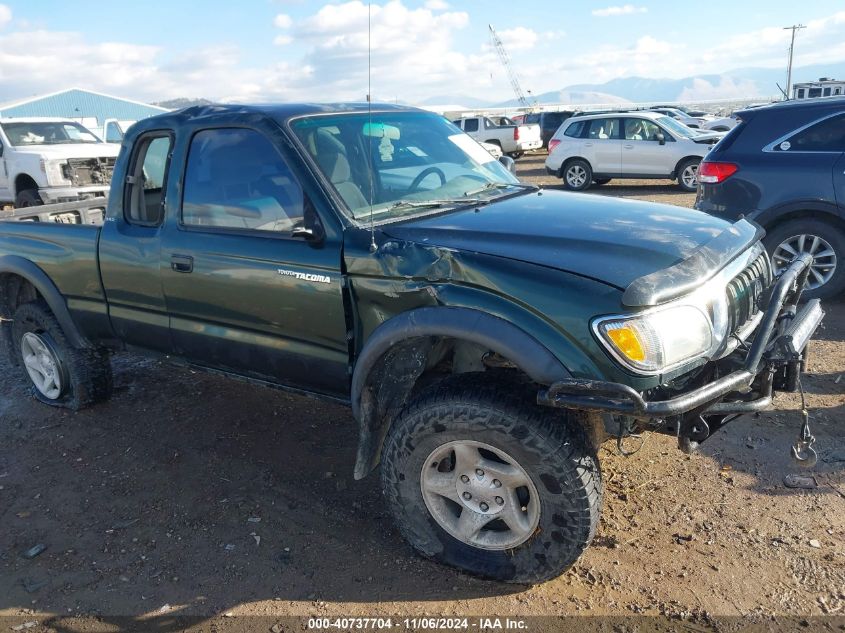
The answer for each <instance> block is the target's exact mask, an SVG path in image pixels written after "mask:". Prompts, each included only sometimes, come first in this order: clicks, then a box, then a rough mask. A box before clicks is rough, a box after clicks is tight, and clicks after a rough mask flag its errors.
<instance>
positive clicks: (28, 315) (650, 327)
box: [0, 104, 823, 583]
mask: <svg viewBox="0 0 845 633" xmlns="http://www.w3.org/2000/svg"><path fill="white" fill-rule="evenodd" d="M509 168H512V162H510V160H509V159H507V158H504V159H500V161H496V160H494V159H493V158H492V157H491V156H490V155H489V154H488V153H486V152H485V151H484V149H483V148H482V147H481V146H479V145H478V144H477V143H476V142H475V141H473V140H472V139H470V138H469V137H468V136H466V135H465V134H463V133H462V132H461V131H460V130H458V129H457V128H456V127H454V126H453V125H452V124H451V123H449V122H448V121H447V120H445V119H444V118H442V117H439V116H437V115H434V114H432V113H428V112H424V111H420V110H415V109H411V108H403V107H397V106H392V105H375V104H373V105H370V106H367V105H366V104H365V105H313V104H312V105H280V106H262V107H259V106H255V107H247V106H203V107H194V108H188V109H185V110H182V111H179V112H174V113H168V114H163V115H161V116H156V117H152V118H149V119H146V120H144V121H142V122H140V123H138V124H136V125H134V126H133V127H132V128H131V129H130V130H129V131H128V133H127V134H126V137H125V139H124V141H123V145H122V148H121V152H120V156H119V158H118V160H117V163H116V165H115V170H114V177H113V181H112V187H111V192H110V197H109V199H108V201H107V205H105V204H104V202H103V203H101V204H103V205H104V207H105V213H104V217H103V215H102V214H101V215H99V216H98V215H96V214H90V213H88V211H90V209H87V210H86V209H83V210H80V211H79V213H76V212H74V211H73V210H72V209H71V210H68V209H62V213H61V214H59V216H58V217H60V219H61V221H60V222H50V221H43V220H45V219H50V217H51V216H50V209H49V208H48V207H37V208H33V209H26V210H23V211H20V212H14V213H12V214H10V215H9V217H8V218H7V220H8V221H5V222H0V317H1V318H2V334H3V345H4V347H5V348H6V349H7V350H8V353H9V355H10V358H11V359H12V362H13V363H14V364H15V365H16V366H19V367H20V369H21V374H22V375H23V376H25V378H26V380H28V381H30V383H31V385H32V393H33V395H34V397H36V398H37V399H39V400H40V401H41V402H43V403H44V404H46V405H52V406H59V407H67V408H71V409H81V408H83V407H86V406H89V405H93V404H95V403H96V402H98V401H102V400H105V399H106V398H108V397H109V396H110V395H111V369H110V365H109V354H110V352H111V351H113V350H124V349H126V350H136V351H139V352H142V353H145V354H155V355H160V356H163V357H169V358H173V359H174V360H178V361H180V362H183V363H189V364H190V365H191V366H193V367H196V368H201V369H204V370H209V371H214V372H222V373H225V374H228V375H232V376H237V377H239V378H242V379H244V378H245V379H247V380H252V381H255V382H256V383H261V384H265V385H272V386H275V387H281V388H284V389H289V390H293V391H295V392H300V393H306V394H310V395H313V396H317V397H323V398H330V399H333V400H336V401H340V402H344V403H347V404H349V405H350V406H351V407H352V411H353V414H354V417H355V420H356V421H357V423H358V425H359V443H358V448H357V462H356V465H355V477H356V478H363V477H365V476H366V475H368V474H369V473H371V472H372V471H373V470H375V469H376V467H377V466H379V465H380V466H381V469H380V470H381V480H382V485H383V488H384V494H385V497H386V499H387V503H388V505H389V506H390V509H391V511H392V513H393V515H394V517H395V519H396V522H397V524H398V526H399V528H400V530H401V532H402V533H403V534H404V536H405V537H406V538H407V539H408V541H409V542H410V543H411V544H412V545H413V546H414V547H415V548H416V549H417V550H418V551H419V552H421V553H422V554H423V555H425V556H428V557H431V558H434V559H436V560H438V561H441V562H444V563H447V564H450V565H453V566H456V567H459V568H461V569H464V570H467V571H469V572H471V573H474V574H477V575H480V576H485V577H490V578H496V579H499V580H504V581H510V582H521V583H524V582H538V581H541V580H544V579H548V578H552V577H554V576H557V575H559V574H560V573H562V572H563V571H564V570H565V569H567V567H569V566H570V565H571V564H572V563H573V562H574V561H575V560H576V559H577V558H578V556H579V555H580V554H581V552H583V550H584V549H585V548H586V547H587V545H588V544H589V542H590V540H591V539H592V537H593V534H594V533H595V530H596V526H597V524H598V520H599V510H600V505H601V498H602V484H601V472H600V469H599V464H598V460H597V456H596V455H597V448H598V446H599V443H601V442H602V441H604V440H605V439H606V438H607V437H609V436H616V437H618V438H623V437H625V436H628V435H630V434H632V433H636V432H637V431H639V430H641V429H652V430H656V431H660V432H664V433H670V434H672V435H674V436H677V438H678V442H679V445H680V447H681V448H682V449H684V450H687V451H689V450H692V449H694V448H695V447H696V445H697V444H698V443H700V442H702V441H704V440H705V439H706V438H707V437H708V436H709V435H711V434H712V433H713V432H715V431H716V430H717V429H719V428H720V427H721V426H722V425H724V424H725V423H726V422H727V421H729V420H730V419H731V418H732V417H735V416H736V415H737V414H741V413H746V412H752V411H757V410H760V409H762V408H764V407H766V406H767V405H769V403H770V402H771V399H772V393H773V391H774V390H795V389H796V388H797V386H798V385H799V380H800V372H801V371H802V368H803V367H802V364H803V363H804V360H805V358H804V349H805V346H806V345H807V342H808V341H809V339H810V338H811V337H812V335H813V333H814V331H815V329H816V328H817V326H818V325H819V323H820V322H821V319H822V317H823V312H822V309H821V307H820V305H819V303H818V301H811V302H809V303H806V304H804V305H801V304H800V303H799V298H800V295H801V290H802V288H803V284H804V282H805V281H806V277H807V272H808V267H809V264H810V261H811V260H810V259H809V257H808V256H806V255H802V256H799V257H797V258H796V260H795V261H794V262H793V263H792V264H791V265H790V266H788V267H787V268H786V269H785V270H784V272H783V273H782V274H781V275H780V276H779V277H778V278H777V279H774V278H773V274H772V269H771V267H770V264H769V259H768V257H767V255H766V253H765V251H764V250H763V248H762V246H761V245H760V238H761V235H762V231H761V230H760V229H759V228H758V227H757V226H755V225H754V224H752V223H749V222H746V221H744V220H740V221H739V222H736V223H734V224H729V223H727V222H725V221H722V220H719V219H716V218H713V217H711V216H708V215H705V214H703V213H699V212H696V211H690V210H687V209H681V208H676V207H670V206H663V205H657V204H648V203H643V202H631V201H621V200H615V199H611V198H606V197H603V196H589V195H581V194H572V193H564V192H560V191H546V190H542V189H540V188H538V187H535V186H531V185H526V184H522V183H520V182H519V181H518V180H517V179H516V178H515V177H514V176H513V174H512V172H511V170H510V169H509ZM90 206H91V205H90V204H89V207H90ZM83 211H84V212H83ZM27 214H29V215H27ZM22 220H30V221H22ZM38 220H42V221H38ZM805 430H806V429H805ZM799 439H800V441H799V442H798V443H797V445H796V448H795V449H794V451H795V454H796V456H797V457H799V458H801V459H809V458H810V457H811V453H812V448H811V447H810V443H811V437H810V436H809V432H806V433H805V434H804V436H803V437H801V438H799Z"/></svg>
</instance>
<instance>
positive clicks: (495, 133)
mask: <svg viewBox="0 0 845 633" xmlns="http://www.w3.org/2000/svg"><path fill="white" fill-rule="evenodd" d="M452 123H454V124H455V125H457V126H458V127H459V128H461V129H462V130H463V131H464V132H466V133H467V134H469V135H470V136H471V137H472V138H474V139H475V140H476V141H479V142H481V143H492V144H493V145H498V146H499V147H500V148H501V149H502V151H503V152H504V153H505V154H507V155H508V156H510V157H511V158H519V157H520V156H522V155H523V154H524V153H525V152H526V151H528V150H530V149H539V148H540V147H542V146H543V141H542V139H541V138H540V126H539V125H517V124H515V123H514V124H512V125H496V124H495V123H494V122H493V121H492V120H491V119H490V118H489V117H486V116H474V117H464V118H462V119H458V120H456V121H452Z"/></svg>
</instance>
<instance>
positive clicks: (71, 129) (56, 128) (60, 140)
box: [3, 121, 99, 145]
mask: <svg viewBox="0 0 845 633" xmlns="http://www.w3.org/2000/svg"><path fill="white" fill-rule="evenodd" d="M3 131H4V132H5V133H6V137H7V138H8V139H9V142H10V143H11V144H12V145H66V144H71V143H99V139H98V138H97V137H96V136H94V135H93V134H92V133H91V132H89V131H88V130H86V129H85V128H84V127H82V126H81V125H79V124H78V123H73V122H71V121H39V122H29V123H27V122H24V121H21V122H15V123H10V122H6V123H3Z"/></svg>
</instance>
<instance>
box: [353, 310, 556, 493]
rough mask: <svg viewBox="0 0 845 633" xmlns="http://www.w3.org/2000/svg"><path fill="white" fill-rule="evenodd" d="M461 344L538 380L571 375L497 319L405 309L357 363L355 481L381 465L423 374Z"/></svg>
mask: <svg viewBox="0 0 845 633" xmlns="http://www.w3.org/2000/svg"><path fill="white" fill-rule="evenodd" d="M463 345H468V346H475V347H476V349H484V350H489V351H490V352H493V353H494V354H497V355H498V356H499V357H501V358H503V359H506V360H507V361H508V362H509V363H511V364H512V366H513V368H515V369H517V370H518V371H519V372H520V373H521V374H522V375H525V376H527V377H528V379H530V380H531V381H533V382H536V383H540V384H551V383H552V382H554V381H555V380H559V379H561V378H566V377H570V376H571V374H570V373H569V371H568V370H567V369H566V367H564V365H563V364H562V363H561V362H560V361H559V360H558V359H557V358H556V357H555V356H554V355H553V354H552V353H551V352H550V351H549V350H548V349H547V348H546V347H545V346H543V345H542V344H541V343H539V342H538V341H537V340H536V339H535V338H533V337H532V336H530V335H529V334H527V333H526V332H524V331H523V330H521V329H520V328H518V327H517V326H515V325H513V324H512V323H510V322H508V321H506V320H504V319H501V318H499V317H496V316H492V315H490V314H487V313H485V312H481V311H479V310H475V309H472V308H459V307H424V308H418V309H415V310H410V311H407V312H403V313H401V314H399V315H397V316H395V317H393V318H391V319H389V320H388V321H385V322H384V323H382V324H381V325H380V326H378V327H377V328H376V329H375V331H374V332H373V334H372V335H371V336H370V338H369V339H368V340H367V343H366V344H365V346H364V348H363V350H362V351H361V353H360V354H359V356H358V359H357V361H356V363H355V369H354V371H353V374H352V390H351V396H352V397H351V400H352V412H353V414H354V416H355V419H356V421H357V422H358V426H359V437H358V453H357V458H356V463H355V478H356V479H362V478H364V477H365V476H367V475H368V474H369V473H370V472H371V471H372V470H373V469H374V468H375V467H376V465H377V464H378V463H379V460H380V456H381V450H382V446H383V443H384V438H385V436H386V435H387V431H388V429H389V428H390V425H391V424H392V422H393V419H394V418H395V416H396V414H397V413H398V412H399V411H400V410H401V409H402V407H403V406H404V405H405V403H406V402H407V400H408V397H409V396H410V395H411V394H412V392H413V391H414V388H415V387H417V386H418V384H419V383H420V378H421V377H423V374H424V373H425V372H426V371H427V370H431V369H432V367H431V364H432V363H435V364H436V363H437V362H438V361H439V360H442V359H443V358H444V356H446V355H448V354H449V353H452V354H454V353H455V351H456V350H458V349H460V348H459V346H463Z"/></svg>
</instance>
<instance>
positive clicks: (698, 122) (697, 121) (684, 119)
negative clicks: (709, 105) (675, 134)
mask: <svg viewBox="0 0 845 633" xmlns="http://www.w3.org/2000/svg"><path fill="white" fill-rule="evenodd" d="M648 110H649V112H659V113H661V114H665V115H666V116H670V117H672V118H673V119H675V120H676V121H678V122H679V123H683V124H684V125H686V126H687V127H691V128H693V129H697V128H700V127H701V126H702V125H704V123H706V122H707V121H710V120H711V119H714V118H715V117H713V116H711V115H705V116H700V117H699V116H692V115H690V114H688V113H686V112H684V111H683V110H680V109H678V108H660V107H658V108H649V109H648Z"/></svg>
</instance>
